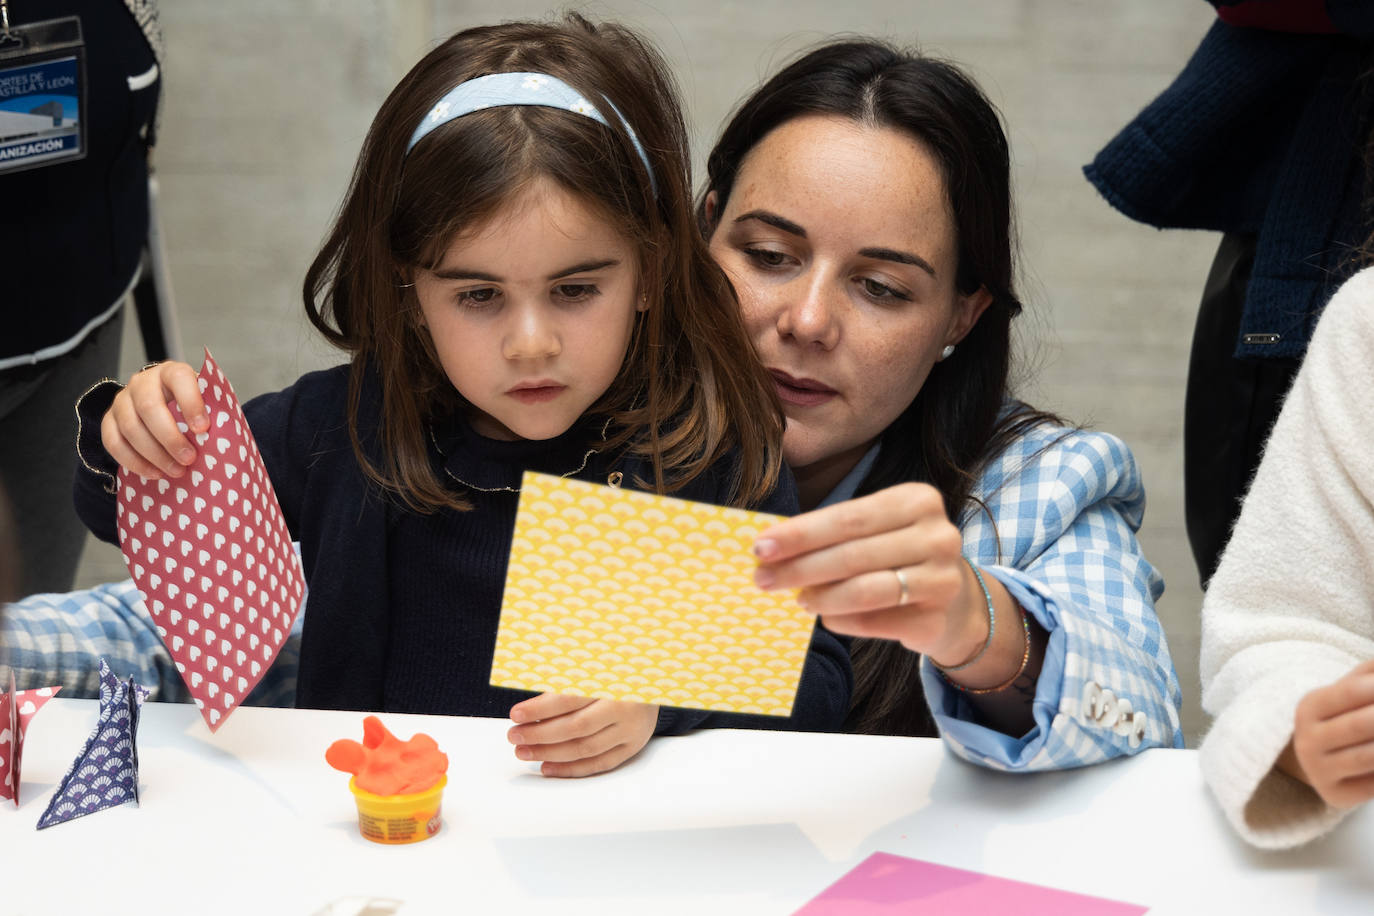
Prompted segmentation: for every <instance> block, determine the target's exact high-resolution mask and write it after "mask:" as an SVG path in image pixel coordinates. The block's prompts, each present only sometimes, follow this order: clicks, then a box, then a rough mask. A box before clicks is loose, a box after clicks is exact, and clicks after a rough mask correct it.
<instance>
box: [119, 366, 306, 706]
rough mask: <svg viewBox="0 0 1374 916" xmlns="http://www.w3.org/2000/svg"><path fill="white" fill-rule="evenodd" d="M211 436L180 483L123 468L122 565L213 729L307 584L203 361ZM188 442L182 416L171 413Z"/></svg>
mask: <svg viewBox="0 0 1374 916" xmlns="http://www.w3.org/2000/svg"><path fill="white" fill-rule="evenodd" d="M200 392H201V397H202V398H204V400H205V409H206V411H207V413H208V415H209V417H210V430H209V432H206V433H200V434H199V435H197V436H196V437H195V440H196V445H197V455H196V460H195V463H194V464H192V465H190V466H189V467H187V468H186V473H185V475H184V476H182V477H179V478H177V479H176V480H169V479H167V478H163V479H161V480H147V479H145V478H143V477H139V476H138V475H136V474H131V473H129V472H128V471H127V470H125V469H124V468H120V469H119V481H118V484H119V508H118V513H119V518H118V526H119V545H120V548H121V550H123V552H124V563H125V565H127V566H128V567H129V572H130V573H132V575H133V577H134V582H135V583H137V584H138V588H139V590H140V591H141V592H143V599H144V601H145V603H146V604H147V605H148V610H149V612H150V613H151V614H152V616H153V620H154V621H155V622H156V624H157V632H158V635H159V636H161V637H162V640H163V642H165V643H166V644H167V648H168V650H170V652H171V654H172V658H173V659H174V660H175V661H176V666H177V670H178V671H179V672H181V676H182V678H183V679H184V680H185V681H186V686H187V688H188V689H189V690H190V692H191V696H192V697H193V698H194V699H195V702H196V705H197V706H198V707H200V712H201V715H202V716H203V717H204V718H205V722H206V724H207V725H209V726H210V730H211V731H215V730H216V729H217V728H219V726H220V725H222V724H224V720H225V719H227V718H228V717H229V714H230V713H232V712H233V711H234V709H236V708H237V707H238V704H239V703H240V702H241V701H242V700H243V698H244V697H245V696H247V695H248V693H249V691H251V690H252V689H253V687H254V685H256V684H257V682H258V681H259V680H261V679H262V675H263V673H264V672H266V670H267V669H268V668H269V667H271V665H272V662H273V660H274V659H275V658H276V656H277V651H278V649H280V648H281V644H282V642H283V641H284V640H285V639H286V637H287V635H288V634H289V633H290V632H291V626H292V624H293V623H294V622H295V620H296V614H297V613H298V612H299V610H300V606H301V598H302V597H303V596H304V594H305V577H304V575H303V574H302V572H301V565H300V559H299V558H298V557H297V556H296V553H295V551H294V550H293V549H292V547H291V536H290V534H289V532H288V531H287V528H286V522H285V521H284V520H283V518H282V513H281V506H280V505H279V504H278V502H277V495H276V493H275V492H274V491H273V490H272V482H271V480H270V479H269V478H268V476H267V470H266V468H264V467H263V463H262V457H261V455H259V454H258V446H257V443H256V442H255V441H254V440H253V434H252V432H251V431H250V430H249V428H248V422H247V421H246V420H245V419H244V417H243V410H242V409H241V408H240V407H239V402H238V398H237V397H235V395H234V389H233V388H232V387H231V386H230V384H229V380H228V379H227V378H225V376H224V373H223V372H222V371H221V370H220V368H219V366H218V365H216V364H215V361H214V359H213V358H212V357H211V356H210V351H209V350H206V351H205V363H204V364H203V365H202V366H201V370H200ZM168 406H169V407H170V408H171V411H172V414H173V416H175V417H176V419H177V424H178V426H179V427H180V428H181V430H182V432H186V430H187V427H186V423H185V420H184V418H183V417H182V415H181V410H180V409H179V408H178V407H177V406H176V404H175V403H170V404H168Z"/></svg>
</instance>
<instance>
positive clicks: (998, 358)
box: [697, 40, 1059, 735]
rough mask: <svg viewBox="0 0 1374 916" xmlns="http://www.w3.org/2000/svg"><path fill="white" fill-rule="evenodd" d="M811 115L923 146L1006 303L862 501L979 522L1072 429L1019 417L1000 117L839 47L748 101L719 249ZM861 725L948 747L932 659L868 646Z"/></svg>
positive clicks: (896, 63)
mask: <svg viewBox="0 0 1374 916" xmlns="http://www.w3.org/2000/svg"><path fill="white" fill-rule="evenodd" d="M807 115H834V116H838V117H842V118H848V119H850V120H853V121H857V122H859V123H861V124H865V125H872V126H876V127H888V128H892V129H894V130H899V131H902V132H903V133H906V134H908V135H910V136H912V137H915V138H916V139H917V140H919V141H920V142H921V143H922V144H923V145H924V146H925V148H926V149H927V150H928V151H929V152H930V153H931V154H932V155H933V156H934V158H935V160H936V162H937V163H939V166H940V172H941V174H942V176H943V177H944V185H945V194H946V198H947V200H948V201H949V206H950V211H951V213H952V214H953V216H954V223H955V232H956V235H957V239H956V242H957V248H956V251H957V253H958V264H957V267H956V275H955V285H956V287H957V288H958V291H959V292H960V293H961V294H964V295H968V294H970V293H974V292H976V291H978V290H979V289H980V288H981V289H985V290H987V291H988V293H990V294H991V296H992V304H991V305H989V306H988V307H987V309H986V311H984V312H983V314H982V317H980V318H979V319H978V322H977V324H975V325H974V326H973V329H972V330H971V331H969V333H968V334H967V336H965V337H964V339H963V340H962V341H961V342H960V343H959V346H958V347H957V348H956V349H955V351H954V354H953V355H952V356H950V357H949V358H948V359H945V360H942V361H941V362H939V363H937V364H936V366H935V368H934V369H933V370H931V373H930V375H929V377H928V378H927V379H926V381H925V384H924V385H922V386H921V390H920V392H919V393H917V395H916V397H915V399H914V400H913V401H912V402H911V404H910V406H908V407H907V409H906V410H905V411H903V412H902V414H901V415H900V416H898V417H897V419H896V420H894V421H893V423H892V424H891V425H890V426H888V428H887V429H886V430H885V431H884V432H883V435H882V448H881V449H880V450H879V453H878V459H877V461H876V462H875V463H874V465H873V468H872V470H871V471H870V472H869V474H868V476H867V477H866V478H865V479H864V481H863V482H862V484H860V486H859V489H858V491H857V495H863V494H867V493H873V492H876V491H878V490H881V489H884V488H885V487H890V486H893V485H895V484H898V483H901V482H904V481H909V480H917V481H924V482H926V483H929V484H931V485H932V486H934V487H935V488H936V489H937V490H939V491H940V493H941V495H942V496H943V497H944V502H945V508H946V511H947V512H948V514H949V517H950V518H952V519H960V518H963V517H964V515H965V514H966V513H968V512H970V511H978V510H979V509H980V504H979V503H978V500H977V498H976V497H975V496H974V495H973V492H972V490H973V485H974V483H975V482H976V481H977V479H978V473H979V472H980V470H981V469H982V468H983V467H984V465H985V464H986V463H987V462H988V460H989V459H990V458H992V457H993V456H994V455H996V454H997V453H999V452H1001V451H1002V450H1004V449H1005V448H1006V447H1007V446H1008V445H1010V444H1011V443H1012V441H1014V440H1015V439H1016V438H1017V437H1019V436H1020V435H1022V434H1023V433H1024V432H1025V431H1026V430H1027V429H1028V428H1029V427H1031V426H1033V425H1036V424H1038V423H1041V422H1046V421H1051V422H1059V421H1058V420H1057V418H1055V417H1052V416H1050V415H1049V414H1045V413H1041V412H1038V411H1033V410H1030V409H1028V408H1020V409H1017V410H1012V411H1005V410H1004V406H1005V404H1006V402H1007V399H1008V396H1009V386H1008V378H1009V375H1010V369H1011V320H1012V318H1013V317H1015V316H1016V315H1017V314H1018V313H1019V312H1020V311H1021V301H1020V299H1019V298H1018V297H1017V295H1016V291H1015V283H1014V277H1015V266H1014V262H1015V257H1014V250H1015V243H1014V239H1013V229H1012V226H1013V223H1012V206H1011V157H1010V152H1009V149H1008V145H1007V138H1006V135H1005V134H1004V133H1003V131H1002V123H1001V119H1000V118H999V116H998V113H997V109H996V108H994V107H993V105H992V103H991V102H990V101H988V99H987V97H986V96H984V95H983V92H982V90H980V89H979V88H978V86H977V84H976V83H974V81H973V80H972V79H971V78H970V77H969V76H968V75H966V74H965V73H964V72H963V71H962V70H960V69H959V68H958V67H956V66H954V65H953V64H950V63H947V62H945V61H941V60H936V59H933V58H929V57H925V56H922V55H921V54H918V53H914V52H908V51H904V50H900V49H898V48H895V47H892V46H890V45H887V44H884V43H882V42H877V41H866V40H860V41H839V42H834V43H831V44H826V45H822V46H820V47H818V48H815V49H813V50H811V51H810V52H807V53H805V54H803V55H802V56H801V57H799V58H798V59H797V60H795V61H794V62H792V63H791V64H790V65H788V66H787V67H785V68H783V69H782V70H781V71H779V72H778V73H777V74H776V75H775V76H773V78H772V79H770V80H768V81H767V82H766V83H764V84H763V86H762V87H760V88H759V90H758V91H757V92H755V93H754V94H753V95H752V96H750V97H749V98H748V99H746V100H745V101H744V102H743V103H742V104H741V105H740V106H739V108H738V109H737V110H736V111H735V114H734V116H733V117H731V119H730V121H729V123H728V124H727V125H726V127H725V129H724V131H722V133H721V136H720V140H719V142H717V143H716V146H715V148H714V149H713V150H712V151H711V155H710V157H709V158H708V160H707V164H706V169H707V185H706V188H705V189H704V192H703V194H702V196H701V198H700V202H699V203H698V207H697V217H698V223H699V225H700V226H701V229H702V232H703V233H704V234H705V235H706V236H707V237H708V238H709V237H710V235H711V233H712V232H713V231H714V229H715V227H714V226H713V225H712V224H711V221H710V219H709V217H708V213H707V209H706V205H705V202H706V195H707V194H710V193H711V192H715V194H716V197H717V205H716V209H715V211H714V212H715V213H716V214H719V213H721V212H723V211H724V209H725V203H726V201H727V200H728V199H729V197H730V191H731V189H732V188H733V187H734V183H735V176H736V175H737V174H738V173H739V169H740V166H741V165H742V164H743V162H744V159H745V157H747V156H748V155H749V152H750V150H752V149H753V148H754V147H755V146H756V145H757V144H758V143H759V141H760V140H762V139H763V138H764V137H765V136H766V135H767V134H768V133H769V132H770V131H772V130H773V129H774V128H776V127H778V126H780V125H782V124H784V123H786V122H788V121H791V120H792V119H794V118H799V117H804V116H807ZM852 654H853V661H854V693H853V696H852V700H851V704H850V718H849V722H848V726H849V727H850V728H851V729H853V730H856V731H862V732H875V733H882V734H908V735H911V734H924V735H933V734H935V726H934V723H933V722H932V721H931V719H930V715H929V712H928V711H927V707H926V703H925V697H924V692H923V690H922V689H921V678H920V674H919V670H918V667H917V666H918V662H919V657H918V656H917V655H915V654H914V653H912V652H909V651H907V650H906V649H904V648H903V647H902V646H901V645H900V644H899V643H896V642H893V641H891V640H873V639H856V640H855V641H854V644H853V649H852Z"/></svg>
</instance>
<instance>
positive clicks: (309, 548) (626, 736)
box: [77, 16, 850, 776]
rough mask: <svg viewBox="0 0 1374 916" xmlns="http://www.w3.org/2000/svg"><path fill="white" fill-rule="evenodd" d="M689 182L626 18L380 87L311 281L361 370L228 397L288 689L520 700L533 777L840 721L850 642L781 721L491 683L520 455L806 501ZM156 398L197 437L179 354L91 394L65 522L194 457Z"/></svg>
mask: <svg viewBox="0 0 1374 916" xmlns="http://www.w3.org/2000/svg"><path fill="white" fill-rule="evenodd" d="M690 186H691V182H690V176H689V166H688V158H687V137H686V131H685V128H684V125H683V121H682V117H681V114H680V110H679V106H678V103H677V100H676V98H675V95H674V92H673V89H672V86H671V83H670V80H669V77H668V76H667V75H666V71H665V68H664V65H663V63H662V61H661V60H660V58H659V56H658V55H657V53H656V52H654V51H653V50H652V49H650V48H649V47H648V46H647V44H646V43H645V42H644V41H643V40H642V39H640V38H639V37H637V36H636V35H635V34H634V33H632V32H630V31H628V30H626V29H624V28H621V27H618V26H613V25H599V26H597V25H593V24H591V23H589V22H588V21H586V20H585V19H582V18H581V17H578V16H571V17H569V18H568V19H567V20H566V21H565V22H563V23H558V24H547V23H514V24H506V25H501V26H493V27H486V28H477V29H470V30H467V31H464V32H461V33H459V34H458V35H455V36H454V37H453V38H451V39H449V40H448V41H446V42H445V43H443V44H442V45H441V46H439V47H438V48H436V49H435V50H434V51H432V52H431V53H429V54H428V55H426V56H425V58H424V59H423V60H421V61H420V62H419V64H417V65H416V66H415V68H414V69H413V70H411V72H410V73H409V74H407V75H406V77H405V78H404V79H403V80H402V81H401V83H400V84H399V85H398V86H397V87H396V89H394V90H393V91H392V93H391V95H390V96H389V97H388V98H387V100H386V101H385V102H384V103H383V105H382V108H381V111H380V112H378V114H377V117H376V119H375V120H374V122H373V124H372V128H371V130H370V132H369V134H368V137H367V139H366V141H365V143H364V146H363V151H362V155H361V157H360V159H359V161H358V165H357V168H356V169H355V171H354V177H353V181H352V186H351V188H350V190H349V192H348V195H347V198H346V199H345V202H344V205H343V208H342V210H341V212H340V214H339V217H338V220H337V222H336V224H335V225H334V228H333V230H332V231H331V232H330V234H329V237H328V239H327V240H326V242H325V244H324V247H323V249H322V250H321V252H320V254H319V255H318V256H317V257H316V259H315V262H314V263H313V264H312V265H311V267H310V270H309V272H308V273H307V275H306V281H305V306H306V311H307V313H308V314H309V316H310V319H311V321H312V322H313V323H314V324H315V325H316V327H318V328H319V329H320V331H321V332H322V333H323V334H324V335H325V336H326V337H327V338H329V339H330V340H331V341H333V342H334V343H335V344H337V345H338V346H340V347H341V348H343V349H344V350H346V351H347V352H348V353H349V354H350V356H351V359H350V363H349V365H347V366H340V367H337V368H336V369H333V370H327V371H323V372H316V373H310V374H308V375H306V376H304V377H302V378H301V379H300V380H299V381H297V382H296V384H294V385H293V386H291V387H290V388H287V389H286V390H284V391H281V392H278V393H275V394H269V395H264V396H261V397H258V398H255V399H253V400H251V401H249V402H248V403H247V404H245V405H244V409H245V413H246V414H247V416H248V419H249V421H250V423H251V425H252V428H253V432H254V435H255V437H256V438H257V442H258V446H259V448H260V450H261V452H262V456H263V460H264V462H265V463H266V465H267V470H268V471H269V473H270V474H271V477H272V482H273V485H274V486H275V488H276V491H277V495H278V497H279V500H280V502H281V505H282V509H283V512H284V514H285V517H286V521H287V524H288V525H289V526H290V528H291V530H292V534H293V536H294V537H295V538H297V539H299V541H300V543H301V553H302V560H303V563H304V566H305V571H306V577H307V580H308V584H309V588H310V602H309V603H310V609H309V614H308V616H307V624H306V627H305V630H304V633H303V637H302V643H301V662H300V670H299V680H298V695H297V702H298V705H302V706H311V707H325V708H341V709H356V710H386V711H392V712H417V713H443V714H452V715H482V716H500V715H506V714H509V715H510V717H511V719H512V720H513V721H514V723H515V725H514V727H513V728H512V729H511V731H510V733H509V738H510V740H511V742H512V743H513V744H515V745H516V748H515V753H516V756H517V757H519V758H521V759H523V760H537V761H542V762H543V767H542V769H543V772H544V773H545V774H546V775H551V776H581V775H588V774H591V773H596V772H600V771H603V770H607V769H610V768H612V767H614V766H617V765H619V764H620V763H622V762H624V761H625V760H627V759H629V758H630V757H631V756H633V755H634V754H635V753H637V752H638V751H639V749H640V748H642V747H643V746H644V744H645V743H646V741H647V740H648V738H649V736H650V735H651V734H654V733H658V734H664V733H677V732H681V731H684V730H686V729H689V728H692V727H696V726H701V725H707V724H720V725H726V724H743V723H746V722H747V723H748V724H749V725H751V726H752V727H770V726H771V727H775V728H776V727H793V728H808V729H824V728H830V727H836V726H838V725H839V724H840V723H841V721H842V719H843V716H844V710H845V707H846V704H847V702H848V695H849V682H850V673H849V667H848V660H847V655H846V653H845V650H844V648H843V647H842V646H841V645H840V643H839V642H838V641H837V640H836V639H835V638H834V637H833V636H831V635H830V634H828V633H825V632H824V631H821V630H818V634H817V637H816V639H815V641H814V643H813V645H812V653H811V656H810V658H809V659H808V663H807V666H806V672H805V675H804V677H803V684H802V687H801V691H800V694H799V696H798V699H797V704H796V707H795V710H794V713H793V715H792V717H791V718H789V719H768V718H761V717H738V716H712V715H707V714H705V713H701V712H690V711H686V710H675V709H657V708H656V707H650V706H643V705H638V704H631V703H617V702H611V701H606V700H588V699H586V698H578V697H565V696H557V695H548V694H546V695H543V696H538V697H533V698H528V699H527V697H529V696H530V695H529V694H526V693H522V692H519V691H514V690H507V689H503V688H496V687H492V686H490V685H489V684H488V683H487V678H488V674H489V672H490V668H491V658H492V651H493V646H494V641H495V632H496V626H497V620H498V616H499V608H500V604H501V592H502V587H503V581H504V577H505V571H506V564H507V560H508V551H509V545H510V542H511V535H512V531H513V526H514V517H515V509H516V503H517V500H518V498H519V493H518V491H519V484H520V477H521V473H522V471H524V470H525V469H530V470H536V471H542V472H545V473H551V474H559V475H562V476H566V477H576V478H579V479H585V480H592V481H599V482H610V483H619V482H623V485H625V486H635V487H642V488H647V489H652V490H654V491H657V492H665V493H673V494H674V495H677V496H680V497H683V498H687V499H694V500H701V501H708V502H716V503H720V504H729V505H737V506H749V507H756V508H759V509H762V510H766V511H772V512H789V511H792V510H793V508H794V507H795V500H796V495H795V490H794V488H793V485H792V483H791V481H790V478H788V477H786V476H785V475H784V474H782V472H780V464H781V459H780V440H781V435H782V420H781V416H780V414H779V412H778V408H777V406H776V403H775V401H774V400H773V397H772V394H771V392H770V390H769V389H770V382H769V381H768V378H767V376H766V375H765V374H764V373H763V371H762V369H761V368H760V367H759V365H758V363H757V361H756V358H755V356H754V354H753V351H752V349H751V347H750V343H749V339H748V337H747V336H746V334H745V332H744V328H743V326H742V323H741V321H740V319H739V316H738V307H737V305H736V303H735V300H734V298H733V296H732V294H731V292H730V287H729V285H728V283H727V281H726V279H725V277H724V275H723V274H722V273H721V272H720V270H719V269H718V268H716V267H715V265H714V264H713V263H712V261H711V259H710V256H709V254H708V253H707V251H706V248H705V246H704V244H703V243H702V241H701V240H700V239H699V237H698V236H697V234H696V232H695V230H694V226H693V221H692V214H691V204H690ZM168 398H174V399H175V400H176V402H177V404H178V405H179V406H180V408H181V409H182V411H183V413H184V414H185V416H186V417H187V420H188V423H189V425H190V429H191V432H192V433H196V432H200V431H202V430H204V429H206V428H207V426H208V420H207V418H206V416H205V414H204V407H203V404H202V402H201V399H200V396H199V391H198V388H197V385H196V377H195V372H194V370H193V369H192V368H191V367H190V366H188V365H185V364H182V363H163V364H160V365H157V366H154V367H152V368H149V369H146V370H144V371H142V372H140V373H138V374H136V375H135V376H134V377H133V379H132V380H131V381H130V382H129V385H128V387H127V388H125V389H123V390H122V391H121V390H119V389H118V388H117V386H115V385H113V384H103V385H100V386H97V387H96V388H95V389H93V390H92V391H91V392H90V393H88V395H87V396H86V397H85V398H84V399H83V401H82V403H81V405H80V412H81V415H82V417H83V419H84V421H85V422H83V426H82V429H83V441H82V443H81V452H82V455H83V464H84V465H85V470H84V471H83V472H82V473H80V474H79V477H80V481H79V483H78V493H77V497H78V511H79V512H80V513H81V514H82V516H83V518H85V519H86V521H87V524H88V525H90V526H91V528H92V530H94V531H95V532H96V533H97V534H98V535H100V536H102V537H104V538H106V539H107V540H114V537H115V526H114V522H115V513H114V511H113V496H112V495H110V494H109V493H108V492H107V491H108V489H109V484H110V483H111V482H112V479H113V478H112V477H111V476H110V475H111V473H112V472H113V471H114V469H115V464H116V463H118V464H122V465H123V466H125V467H127V468H128V469H129V470H130V471H132V472H134V473H136V474H141V475H143V476H146V477H160V476H164V475H165V476H169V477H179V476H181V475H182V474H183V473H184V468H185V466H186V465H188V464H190V463H191V462H193V461H194V460H195V455H196V452H195V448H194V443H193V441H192V440H191V439H190V438H188V436H185V435H182V434H181V433H180V432H179V431H178V430H177V427H176V425H175V423H174V421H173V419H172V415H171V413H170V411H169V410H168V409H167V407H166V400H167V399H168ZM102 414H103V419H98V418H100V417H101V416H102ZM96 428H98V429H99V430H100V436H99V441H96V436H95V434H94V432H93V431H94V430H95V429H96ZM101 443H103V445H104V449H105V451H106V452H107V454H101V449H100V444H101Z"/></svg>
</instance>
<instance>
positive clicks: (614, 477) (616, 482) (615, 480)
mask: <svg viewBox="0 0 1374 916" xmlns="http://www.w3.org/2000/svg"><path fill="white" fill-rule="evenodd" d="M610 428H611V419H610V417H607V418H606V422H605V423H604V424H602V426H601V441H602V442H605V441H606V430H608V429H610ZM429 441H430V442H433V443H434V450H435V451H436V452H438V453H439V457H440V458H442V459H444V473H445V474H447V475H448V476H449V478H450V479H451V480H453V481H454V482H456V483H458V484H461V485H462V486H465V487H467V488H468V489H469V490H477V491H479V492H482V493H519V492H520V488H519V487H479V486H477V485H476V484H471V483H468V482H467V481H466V480H464V479H463V478H461V477H459V476H458V475H457V474H454V473H453V472H452V471H450V470H449V469H448V455H447V454H445V452H444V450H443V449H442V448H440V447H439V440H438V438H437V437H436V436H435V435H434V427H433V426H431V427H430V428H429ZM598 451H600V449H595V448H589V449H587V453H586V454H585V455H583V456H582V463H581V464H579V465H578V466H577V467H575V468H573V469H572V470H571V471H568V472H567V473H566V474H559V475H558V476H559V477H571V476H573V475H574V474H580V473H581V472H582V471H583V470H585V469H586V467H587V462H588V461H591V460H592V456H593V455H595V454H596V453H597V452H598ZM622 476H623V475H622V474H621V473H620V472H619V471H612V472H611V473H610V474H609V475H608V476H607V477H606V482H607V483H608V484H610V485H611V486H613V487H618V486H620V481H621V479H622Z"/></svg>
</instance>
